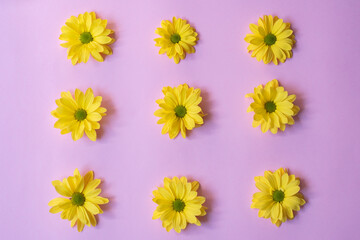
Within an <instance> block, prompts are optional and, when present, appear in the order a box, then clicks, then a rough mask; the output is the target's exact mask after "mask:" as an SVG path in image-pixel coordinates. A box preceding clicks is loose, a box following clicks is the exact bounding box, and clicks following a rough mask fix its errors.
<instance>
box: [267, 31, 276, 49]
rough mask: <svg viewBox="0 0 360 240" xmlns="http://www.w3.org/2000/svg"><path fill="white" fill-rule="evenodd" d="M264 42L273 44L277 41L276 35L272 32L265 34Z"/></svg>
mask: <svg viewBox="0 0 360 240" xmlns="http://www.w3.org/2000/svg"><path fill="white" fill-rule="evenodd" d="M264 42H265V44H266V45H268V46H271V45H273V44H274V43H275V42H276V36H275V35H274V34H272V33H269V34H268V35H266V36H265V38H264Z"/></svg>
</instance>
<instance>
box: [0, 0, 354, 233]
mask: <svg viewBox="0 0 360 240" xmlns="http://www.w3.org/2000/svg"><path fill="white" fill-rule="evenodd" d="M55 2H56V3H55ZM359 7H360V2H359V1H357V0H347V1H343V0H337V1H335V0H332V1H330V0H317V1H315V0H308V1H305V0H303V1H289V0H281V1H280V0H279V1H269V0H263V1H250V0H248V1H245V0H226V1H225V0H222V1H215V0H212V1H209V0H197V1H193V0H182V1H175V0H161V1H160V0H159V1H145V0H143V1H141V0H131V1H125V0H121V1H120V0H113V1H110V0H108V1H105V0H103V1H99V0H81V1H80V0H77V1H73V0H71V1H45V0H42V1H40V0H26V1H25V0H13V1H1V3H0V8H1V12H2V14H1V15H0V22H1V33H2V37H1V38H0V45H1V50H2V56H1V60H0V61H1V75H2V77H1V81H0V89H1V95H0V102H1V105H2V111H1V119H0V125H1V128H0V136H1V146H0V154H1V155H0V169H1V171H2V184H1V186H0V192H1V197H0V208H1V215H0V228H1V238H2V239H59V240H60V239H61V240H63V239H76V240H79V239H135V240H138V239H139V240H141V239H156V240H161V239H166V240H169V239H185V240H186V239H196V240H202V239H206V240H209V239H231V240H232V239H265V238H266V239H268V240H271V239H276V240H281V239H290V238H291V239H327V240H328V239H346V238H347V239H355V238H356V236H358V235H359V234H360V232H359V225H358V221H356V220H357V219H358V216H359V214H360V208H359V197H360V193H359V186H358V184H359V171H360V164H359V159H358V156H359V153H360V150H359V124H358V121H359V117H360V114H359V106H360V98H359V87H360V81H359V80H360V78H359V77H360V74H359V73H360V72H359V56H358V54H359V50H360V47H359V46H360V45H359V38H360V30H359V29H360V28H359V21H360V17H359ZM85 11H96V13H97V14H98V15H99V16H100V17H101V18H106V19H108V22H109V27H110V28H112V29H113V30H115V32H116V35H115V37H116V39H117V41H116V43H115V44H113V46H112V47H113V50H114V54H113V55H112V56H109V57H107V58H106V60H105V62H103V63H98V62H96V61H95V60H90V61H89V62H88V63H87V64H80V65H77V66H75V67H74V66H72V64H71V63H70V61H69V60H67V58H66V49H64V48H62V47H60V46H59V44H60V40H58V37H59V34H60V28H61V26H62V25H63V24H64V23H65V20H66V19H67V18H68V17H70V16H71V15H78V14H79V13H83V12H85ZM263 14H274V15H278V16H280V17H281V18H283V19H284V20H285V21H286V22H290V23H291V24H292V27H293V29H294V31H295V35H296V40H297V44H296V47H295V49H294V57H293V58H292V59H290V60H288V61H287V62H286V63H285V64H281V65H280V66H274V65H272V64H269V65H265V64H263V63H259V62H257V61H256V60H255V59H254V58H251V57H250V55H249V54H248V53H247V52H246V46H247V44H246V43H245V41H244V40H243V39H244V37H245V35H246V34H247V33H249V31H250V30H249V24H250V23H256V21H257V19H258V17H260V16H262V15H263ZM172 16H178V17H183V18H186V19H188V20H189V21H190V23H191V24H192V25H193V26H194V27H195V28H196V30H197V32H198V33H199V37H200V40H199V42H198V45H197V46H196V53H195V54H192V55H189V56H188V57H187V58H186V60H185V61H182V62H181V63H180V64H179V65H176V64H175V63H174V62H173V60H170V59H168V58H167V57H166V56H161V55H159V54H158V50H159V49H158V48H157V47H155V46H154V41H153V39H154V38H155V37H156V35H155V33H154V31H155V29H156V27H159V26H160V22H161V20H162V19H170V18H171V17H172ZM274 78H277V79H278V80H279V81H280V84H282V85H283V86H284V87H285V88H286V89H287V90H288V91H289V92H290V93H295V94H296V95H297V96H298V99H297V100H296V103H297V104H298V105H300V107H301V109H302V111H301V112H300V114H299V116H298V117H297V118H296V124H295V125H294V126H292V127H289V128H288V129H287V130H286V132H285V133H280V134H277V135H272V134H271V133H267V134H262V133H261V131H260V129H259V128H257V129H254V128H252V126H251V122H252V114H248V113H246V108H247V107H248V105H249V104H250V100H248V99H245V97H244V95H245V94H246V93H248V92H251V91H252V90H253V88H254V87H255V86H257V85H258V84H262V83H266V82H267V81H270V80H272V79H274ZM181 83H188V84H189V85H190V86H194V87H197V88H201V89H202V95H203V99H204V101H203V103H202V105H201V106H202V107H203V109H204V110H205V112H206V113H208V114H209V115H208V116H207V117H206V118H205V124H204V125H203V126H202V127H200V128H197V129H195V130H194V131H192V132H191V133H190V134H189V137H188V138H186V139H182V138H181V137H178V138H177V139H175V140H170V139H169V137H168V135H161V133H160V131H161V127H162V126H160V125H157V124H156V121H157V118H156V117H155V116H154V115H153V112H154V111H155V110H156V109H157V106H156V103H155V100H156V99H158V98H161V97H162V93H161V88H162V87H164V86H168V85H169V86H177V85H178V84H181ZM87 87H92V88H93V89H94V92H95V94H97V95H102V96H103V99H104V106H105V107H106V108H108V113H109V114H108V116H107V117H105V118H104V119H103V121H102V122H101V124H102V125H101V126H102V129H101V131H100V134H99V135H100V138H99V139H98V141H96V142H91V141H90V140H88V139H87V138H83V139H81V140H79V141H77V142H74V141H72V140H71V136H70V135H60V131H59V130H58V129H54V128H53V124H54V122H55V119H54V118H53V117H52V116H51V115H50V111H51V110H53V109H55V108H56V105H55V99H57V98H59V97H60V92H61V91H67V90H70V91H72V92H73V91H74V90H75V88H80V89H81V90H86V88H87ZM279 167H287V168H290V171H291V173H293V174H296V175H297V176H299V177H300V178H301V179H302V182H301V183H302V192H303V193H304V195H305V197H306V200H307V202H308V203H307V204H306V205H305V206H304V207H303V208H302V210H301V211H300V212H299V214H297V216H296V217H295V219H294V220H293V221H290V222H287V223H285V224H284V225H283V226H281V227H280V228H277V227H276V226H274V225H272V224H271V223H270V220H265V219H260V218H258V217H257V210H254V209H250V203H251V199H252V194H253V193H254V192H256V188H255V184H254V176H257V175H262V174H263V172H264V171H265V170H276V169H277V168H279ZM75 168H79V169H80V172H81V173H85V172H86V171H88V170H94V171H95V176H96V177H98V178H101V179H102V180H103V184H102V185H101V187H102V189H103V196H107V197H109V198H110V201H111V203H110V204H109V205H108V206H105V207H104V209H105V213H104V214H102V215H100V217H99V224H98V226H97V227H96V228H88V227H86V228H85V230H84V231H83V232H82V233H78V232H77V231H76V229H71V228H70V223H69V222H67V221H65V220H62V219H60V215H59V214H57V215H53V214H50V213H49V207H48V206H47V203H48V202H49V201H50V200H51V199H52V198H55V197H57V196H58V194H57V193H56V191H55V189H54V188H53V187H52V185H51V181H52V180H55V179H62V178H63V177H66V176H68V175H71V174H72V172H73V170H74V169H75ZM174 175H177V176H182V175H184V176H187V177H188V178H190V179H196V180H198V181H200V183H201V194H202V195H204V196H205V197H206V198H207V201H206V205H207V206H208V207H209V211H208V215H207V216H206V217H204V218H202V219H201V220H202V222H203V225H202V226H201V227H197V226H189V227H188V228H187V229H186V230H185V231H183V232H182V233H181V234H180V235H179V234H176V233H175V232H173V231H172V232H170V233H167V232H166V230H165V229H163V228H162V227H161V222H160V220H152V219H151V217H152V212H153V210H154V209H155V207H156V206H155V204H154V203H153V202H152V200H151V199H152V190H153V189H155V188H156V186H158V185H161V184H162V181H163V178H164V177H166V176H168V177H171V176H174Z"/></svg>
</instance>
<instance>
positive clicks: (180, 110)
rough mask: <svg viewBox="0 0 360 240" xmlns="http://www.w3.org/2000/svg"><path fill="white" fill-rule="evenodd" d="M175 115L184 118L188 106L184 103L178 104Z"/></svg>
mask: <svg viewBox="0 0 360 240" xmlns="http://www.w3.org/2000/svg"><path fill="white" fill-rule="evenodd" d="M174 111H175V115H176V116H177V117H179V118H183V117H185V115H186V112H187V111H186V108H185V107H184V106H182V105H179V106H177V107H176V108H175V109H174Z"/></svg>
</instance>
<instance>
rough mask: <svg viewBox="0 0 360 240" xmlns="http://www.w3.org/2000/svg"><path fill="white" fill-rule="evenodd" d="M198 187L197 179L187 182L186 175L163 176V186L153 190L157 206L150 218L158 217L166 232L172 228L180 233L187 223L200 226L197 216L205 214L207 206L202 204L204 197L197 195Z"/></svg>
mask: <svg viewBox="0 0 360 240" xmlns="http://www.w3.org/2000/svg"><path fill="white" fill-rule="evenodd" d="M198 188H199V183H198V182H197V181H194V182H188V180H187V179H186V177H181V178H180V179H179V178H177V177H173V178H172V179H170V178H165V179H164V187H158V189H157V190H154V191H153V194H154V198H153V201H154V202H155V203H156V204H158V206H157V208H156V210H155V211H154V215H153V217H152V218H153V219H158V218H160V219H161V221H162V226H163V227H164V228H166V231H168V232H169V231H170V230H171V229H172V228H174V230H175V231H176V232H178V233H180V232H181V230H183V229H185V228H186V226H187V224H188V223H193V224H196V225H197V226H201V223H200V221H199V220H198V219H197V217H198V216H205V215H206V211H205V210H206V209H207V208H206V207H204V206H203V205H202V204H203V203H204V202H205V197H201V196H198V195H197V194H198V193H197V190H198Z"/></svg>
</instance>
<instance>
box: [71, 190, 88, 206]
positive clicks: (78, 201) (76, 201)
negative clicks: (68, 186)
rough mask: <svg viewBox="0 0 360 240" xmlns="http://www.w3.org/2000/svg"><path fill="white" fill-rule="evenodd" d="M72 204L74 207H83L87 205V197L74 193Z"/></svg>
mask: <svg viewBox="0 0 360 240" xmlns="http://www.w3.org/2000/svg"><path fill="white" fill-rule="evenodd" d="M71 202H72V204H73V205H76V206H82V205H84V203H85V196H84V194H82V193H79V192H74V193H73V195H72V196H71Z"/></svg>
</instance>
